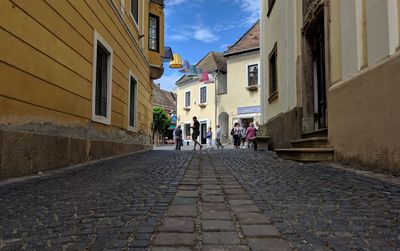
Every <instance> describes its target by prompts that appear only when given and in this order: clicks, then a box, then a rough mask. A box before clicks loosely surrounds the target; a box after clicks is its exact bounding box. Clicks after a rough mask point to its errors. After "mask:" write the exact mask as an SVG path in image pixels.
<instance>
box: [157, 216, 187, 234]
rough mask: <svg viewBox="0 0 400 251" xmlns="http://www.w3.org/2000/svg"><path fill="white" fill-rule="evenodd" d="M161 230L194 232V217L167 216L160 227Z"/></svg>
mask: <svg viewBox="0 0 400 251" xmlns="http://www.w3.org/2000/svg"><path fill="white" fill-rule="evenodd" d="M159 231H160V232H175V233H193V231H194V219H193V218H166V219H164V221H163V224H162V225H161V227H160V228H159Z"/></svg>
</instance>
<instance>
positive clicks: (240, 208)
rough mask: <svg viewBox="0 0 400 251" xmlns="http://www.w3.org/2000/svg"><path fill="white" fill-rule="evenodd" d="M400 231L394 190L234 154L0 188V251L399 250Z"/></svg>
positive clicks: (112, 166) (95, 169) (340, 173)
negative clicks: (87, 250) (86, 250)
mask: <svg viewBox="0 0 400 251" xmlns="http://www.w3.org/2000/svg"><path fill="white" fill-rule="evenodd" d="M399 221H400V186H399V185H393V184H392V183H388V182H385V181H381V180H378V179H374V178H371V177H367V176H364V175H360V174H357V173H354V172H350V171H347V170H343V169H340V168H334V167H333V166H332V165H331V164H327V163H315V164H302V163H296V162H292V161H286V160H282V159H279V158H276V157H275V155H274V154H273V153H270V152H255V151H251V150H242V149H241V150H219V151H217V150H214V151H204V150H203V151H201V152H199V151H197V152H193V151H182V152H177V151H152V152H145V153H139V154H134V155H130V156H126V157H122V158H117V159H113V160H106V161H102V162H97V163H95V164H91V165H88V166H84V167H82V168H76V169H72V170H67V171H64V172H60V173H58V174H54V175H51V176H42V177H39V178H35V179H29V180H25V181H20V182H14V183H2V184H0V249H1V250H20V249H27V250H84V249H90V250H148V249H152V250H155V251H162V250H164V251H169V250H177V251H179V250H180V251H185V250H192V249H194V250H273V248H274V247H275V250H285V249H290V247H291V248H294V249H297V250H349V249H354V250H400V227H399V226H400V222H399ZM289 245H290V247H289Z"/></svg>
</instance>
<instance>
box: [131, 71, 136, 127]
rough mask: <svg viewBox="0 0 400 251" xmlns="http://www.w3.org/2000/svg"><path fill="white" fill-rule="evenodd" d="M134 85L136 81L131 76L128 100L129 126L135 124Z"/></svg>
mask: <svg viewBox="0 0 400 251" xmlns="http://www.w3.org/2000/svg"><path fill="white" fill-rule="evenodd" d="M136 85H137V81H136V80H135V79H134V78H132V77H131V84H130V100H129V125H130V126H135V119H136V118H135V114H136V107H135V105H136Z"/></svg>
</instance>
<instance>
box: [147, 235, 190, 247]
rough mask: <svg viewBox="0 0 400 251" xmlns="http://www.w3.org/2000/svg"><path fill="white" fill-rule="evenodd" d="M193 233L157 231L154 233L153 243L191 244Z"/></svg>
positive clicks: (158, 244) (162, 244) (161, 244)
mask: <svg viewBox="0 0 400 251" xmlns="http://www.w3.org/2000/svg"><path fill="white" fill-rule="evenodd" d="M195 239H196V235H195V234H188V233H158V234H155V235H154V240H153V244H154V245H156V246H185V247H186V246H193V245H194V241H195Z"/></svg>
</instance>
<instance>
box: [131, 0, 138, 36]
mask: <svg viewBox="0 0 400 251" xmlns="http://www.w3.org/2000/svg"><path fill="white" fill-rule="evenodd" d="M133 1H137V12H138V13H137V21H136V19H135V16H134V13H132V2H133ZM139 2H140V1H139V0H130V3H129V16H130V17H131V19H132V21H133V23H134V24H135V25H136V28H137V30H138V31H139V20H140V4H139Z"/></svg>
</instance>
